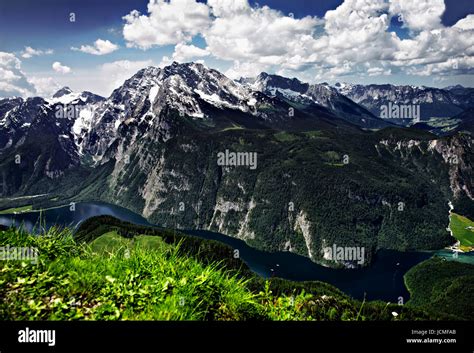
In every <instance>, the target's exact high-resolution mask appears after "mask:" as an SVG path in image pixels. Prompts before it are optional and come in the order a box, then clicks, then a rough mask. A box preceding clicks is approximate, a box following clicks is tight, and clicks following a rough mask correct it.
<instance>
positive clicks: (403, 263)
mask: <svg viewBox="0 0 474 353" xmlns="http://www.w3.org/2000/svg"><path fill="white" fill-rule="evenodd" d="M100 215H110V216H114V217H116V218H119V219H121V220H123V221H128V222H132V223H135V224H140V225H148V226H151V225H152V224H150V223H148V222H147V220H146V219H145V218H143V217H142V216H140V215H138V214H136V213H134V212H131V211H129V210H127V209H125V208H123V207H119V206H115V205H111V204H107V203H103V202H81V203H76V204H75V210H74V211H71V210H70V206H69V205H67V206H63V207H58V208H53V209H48V210H45V211H42V212H41V213H40V212H28V213H21V214H3V215H0V224H3V225H11V224H16V225H21V224H23V226H24V227H25V228H27V229H28V230H30V231H32V230H34V229H35V228H36V229H38V228H39V224H40V222H39V218H41V227H45V228H49V227H51V226H53V225H62V226H70V227H75V226H77V225H78V224H79V223H81V222H82V221H84V220H86V219H88V218H90V217H93V216H100ZM158 226H159V225H158ZM180 231H181V232H184V233H187V234H189V235H192V236H198V237H201V238H205V239H213V240H218V241H220V242H222V243H225V244H227V245H229V246H231V247H233V248H234V249H238V250H239V253H240V257H241V259H242V260H243V261H245V263H246V264H247V265H248V266H249V267H250V268H251V269H252V270H253V271H254V272H256V273H257V274H259V275H260V276H263V277H266V278H268V277H272V276H276V277H281V278H285V279H289V280H294V281H311V280H318V281H323V282H327V283H330V284H332V285H334V286H336V287H337V288H339V289H341V290H342V291H343V292H345V293H347V294H349V295H351V296H352V297H354V298H357V299H363V298H364V295H365V296H366V298H367V299H368V300H376V299H378V300H383V301H391V302H398V298H399V297H403V301H404V302H406V301H407V300H408V299H409V293H408V291H407V289H406V288H405V284H404V282H403V275H404V274H405V273H406V272H407V271H408V270H409V269H410V268H411V267H413V266H415V265H416V264H418V263H419V262H421V261H423V260H426V259H428V258H430V257H431V256H432V255H433V252H400V251H393V250H380V251H378V252H377V254H376V255H375V258H374V261H373V262H372V264H371V266H370V267H367V268H362V269H331V268H327V267H324V266H321V265H318V264H315V263H314V262H312V261H311V260H309V259H308V258H306V257H303V256H300V255H296V254H292V253H290V252H276V253H270V252H266V251H261V250H257V249H254V248H251V247H250V246H248V245H247V244H245V242H243V241H242V240H239V239H236V238H232V237H229V236H226V235H224V234H219V233H213V232H208V231H200V230H180Z"/></svg>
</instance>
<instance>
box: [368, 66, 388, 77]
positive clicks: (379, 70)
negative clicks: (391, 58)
mask: <svg viewBox="0 0 474 353" xmlns="http://www.w3.org/2000/svg"><path fill="white" fill-rule="evenodd" d="M367 73H368V75H369V76H380V75H384V76H388V75H391V73H392V70H391V69H388V70H386V69H384V68H383V67H371V68H368V69H367Z"/></svg>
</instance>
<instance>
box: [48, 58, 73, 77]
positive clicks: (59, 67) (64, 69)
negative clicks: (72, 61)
mask: <svg viewBox="0 0 474 353" xmlns="http://www.w3.org/2000/svg"><path fill="white" fill-rule="evenodd" d="M52 68H53V70H54V71H56V72H59V73H60V74H68V73H70V72H71V68H70V67H69V66H66V65H62V64H61V63H60V62H59V61H55V62H54V63H53V65H52Z"/></svg>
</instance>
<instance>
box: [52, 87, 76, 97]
mask: <svg viewBox="0 0 474 353" xmlns="http://www.w3.org/2000/svg"><path fill="white" fill-rule="evenodd" d="M71 93H72V90H71V89H70V88H69V87H68V86H64V87H63V88H61V89H60V90H59V91H57V92H56V93H55V94H53V98H59V97H62V96H65V95H67V94H71Z"/></svg>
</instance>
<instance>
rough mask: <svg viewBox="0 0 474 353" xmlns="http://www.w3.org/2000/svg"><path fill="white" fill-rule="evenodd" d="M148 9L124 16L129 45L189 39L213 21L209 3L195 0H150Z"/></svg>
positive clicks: (143, 45)
mask: <svg viewBox="0 0 474 353" xmlns="http://www.w3.org/2000/svg"><path fill="white" fill-rule="evenodd" d="M147 9H148V15H141V14H140V12H138V11H137V10H133V11H132V12H130V13H129V14H128V15H126V16H124V17H123V19H124V20H125V21H126V24H125V25H124V27H123V36H124V38H125V40H126V41H127V46H130V47H138V48H141V49H148V48H151V47H152V46H154V45H167V44H177V43H180V42H188V41H189V40H191V39H192V37H193V36H195V35H196V34H198V33H200V32H201V31H203V30H204V29H205V28H206V27H207V26H208V25H209V23H210V17H209V8H208V6H207V5H205V4H202V3H198V2H196V1H194V0H170V1H169V2H167V1H165V0H150V2H149V3H148V7H147Z"/></svg>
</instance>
